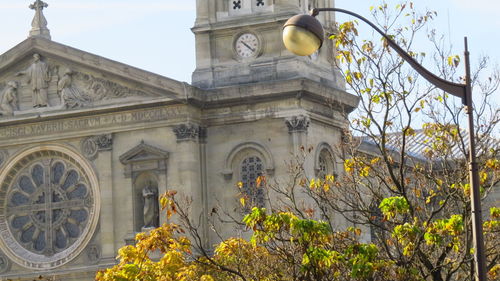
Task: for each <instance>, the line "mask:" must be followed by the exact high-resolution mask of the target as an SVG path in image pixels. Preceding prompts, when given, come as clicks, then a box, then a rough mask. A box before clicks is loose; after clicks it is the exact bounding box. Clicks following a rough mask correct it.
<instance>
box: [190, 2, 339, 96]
mask: <svg viewBox="0 0 500 281" xmlns="http://www.w3.org/2000/svg"><path fill="white" fill-rule="evenodd" d="M333 5H334V1H333V0H197V18H196V22H195V26H194V27H193V29H192V31H193V32H194V34H195V37H196V70H195V71H194V73H193V77H192V84H193V85H194V86H197V87H200V88H203V89H213V88H219V87H224V86H231V85H241V84H249V83H256V82H269V81H277V80H287V79H293V78H307V79H310V80H313V81H317V82H321V83H322V84H326V85H329V86H333V87H335V88H338V87H340V88H342V87H343V86H342V85H343V82H340V81H341V78H340V77H339V74H338V70H337V69H336V68H335V67H334V57H335V55H334V46H333V44H332V42H331V41H329V40H326V41H325V43H324V45H323V47H322V48H321V50H319V51H318V52H317V53H315V54H313V55H312V56H309V57H297V56H295V55H293V54H292V53H290V52H289V51H288V50H287V49H286V48H285V46H284V44H283V42H282V39H281V38H282V26H283V24H284V23H285V22H286V20H287V19H288V18H290V17H291V16H294V15H296V14H304V13H307V12H308V11H309V10H310V9H312V8H322V7H333ZM319 20H320V21H321V23H322V24H323V26H324V28H325V32H326V34H329V33H331V32H332V31H333V25H334V19H333V13H323V14H321V15H320V16H319Z"/></svg>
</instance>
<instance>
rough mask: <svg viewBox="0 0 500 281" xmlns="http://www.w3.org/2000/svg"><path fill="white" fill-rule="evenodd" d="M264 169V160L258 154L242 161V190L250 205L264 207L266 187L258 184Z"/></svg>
mask: <svg viewBox="0 0 500 281" xmlns="http://www.w3.org/2000/svg"><path fill="white" fill-rule="evenodd" d="M262 170H263V164H262V160H260V158H259V157H257V156H252V157H248V158H246V159H245V160H243V162H242V163H241V182H242V184H243V186H242V190H243V193H244V195H245V196H246V197H247V200H249V204H248V205H250V206H257V207H264V191H265V190H264V187H262V186H257V185H256V182H257V178H258V177H260V176H262Z"/></svg>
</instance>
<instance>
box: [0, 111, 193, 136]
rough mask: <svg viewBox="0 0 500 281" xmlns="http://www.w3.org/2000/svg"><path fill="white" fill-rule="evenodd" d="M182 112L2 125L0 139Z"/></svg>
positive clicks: (163, 117) (159, 118)
mask: <svg viewBox="0 0 500 281" xmlns="http://www.w3.org/2000/svg"><path fill="white" fill-rule="evenodd" d="M182 114H185V113H182V111H181V110H180V108H178V107H172V108H154V109H148V110H142V111H133V112H126V113H116V114H107V115H102V116H88V117H84V118H79V119H72V120H55V121H50V122H40V123H36V124H30V125H20V126H11V127H3V128H0V140H4V139H11V138H24V137H32V136H40V135H44V134H56V133H65V132H71V131H82V130H90V129H95V128H109V127H114V126H127V125H132V124H136V123H141V122H155V121H162V120H168V119H172V118H177V117H181V116H182Z"/></svg>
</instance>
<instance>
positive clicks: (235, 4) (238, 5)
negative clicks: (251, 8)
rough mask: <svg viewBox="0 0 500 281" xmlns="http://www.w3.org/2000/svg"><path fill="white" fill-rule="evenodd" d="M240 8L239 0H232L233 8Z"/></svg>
mask: <svg viewBox="0 0 500 281" xmlns="http://www.w3.org/2000/svg"><path fill="white" fill-rule="evenodd" d="M236 9H241V0H238V1H233V10H236Z"/></svg>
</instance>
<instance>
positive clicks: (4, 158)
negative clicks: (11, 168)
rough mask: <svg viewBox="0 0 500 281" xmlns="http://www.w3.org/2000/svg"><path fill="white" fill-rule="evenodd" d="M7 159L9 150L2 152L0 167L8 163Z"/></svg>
mask: <svg viewBox="0 0 500 281" xmlns="http://www.w3.org/2000/svg"><path fill="white" fill-rule="evenodd" d="M7 158H9V153H8V152H7V150H0V167H2V166H3V164H4V163H5V161H7Z"/></svg>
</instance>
